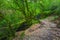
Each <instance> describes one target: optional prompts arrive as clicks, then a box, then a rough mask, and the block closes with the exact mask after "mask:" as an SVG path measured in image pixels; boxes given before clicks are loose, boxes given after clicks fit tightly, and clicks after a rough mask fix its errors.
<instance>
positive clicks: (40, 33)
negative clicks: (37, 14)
mask: <svg viewBox="0 0 60 40" xmlns="http://www.w3.org/2000/svg"><path fill="white" fill-rule="evenodd" d="M50 18H51V17H50ZM50 18H48V19H45V20H42V21H41V24H35V25H33V26H31V27H30V28H29V29H27V30H26V31H25V36H24V38H23V40H60V29H58V28H57V27H56V26H57V24H56V23H54V22H51V20H50ZM18 33H19V32H18ZM14 40H21V39H20V37H18V38H15V39H14Z"/></svg>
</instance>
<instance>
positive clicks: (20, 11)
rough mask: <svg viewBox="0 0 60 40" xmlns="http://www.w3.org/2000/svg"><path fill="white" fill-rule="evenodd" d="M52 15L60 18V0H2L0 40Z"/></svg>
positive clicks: (0, 7)
mask: <svg viewBox="0 0 60 40" xmlns="http://www.w3.org/2000/svg"><path fill="white" fill-rule="evenodd" d="M51 15H53V16H54V15H57V16H60V0H0V40H12V38H13V37H15V33H16V31H21V30H25V29H27V28H29V27H30V26H31V25H32V24H35V23H40V20H41V19H44V18H46V17H48V16H51Z"/></svg>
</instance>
